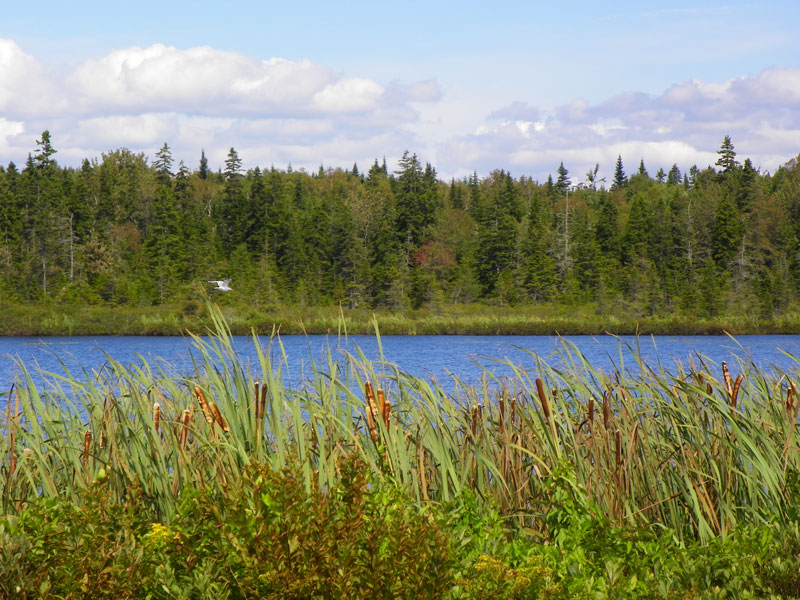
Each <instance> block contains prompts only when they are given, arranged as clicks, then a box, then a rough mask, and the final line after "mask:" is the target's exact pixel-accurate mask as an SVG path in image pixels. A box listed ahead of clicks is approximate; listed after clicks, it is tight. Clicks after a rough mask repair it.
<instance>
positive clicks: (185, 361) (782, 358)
mask: <svg viewBox="0 0 800 600" xmlns="http://www.w3.org/2000/svg"><path fill="white" fill-rule="evenodd" d="M565 341H566V342H568V343H570V344H574V345H575V346H576V347H577V348H578V349H579V350H580V352H581V353H582V354H583V355H584V356H585V357H586V358H587V360H588V361H589V362H590V364H592V366H593V367H595V368H597V369H601V370H603V371H606V372H610V371H613V370H615V369H619V368H620V367H621V366H623V365H624V367H625V368H626V369H628V370H629V371H631V372H638V366H637V363H636V360H635V358H634V354H633V353H632V352H631V349H632V348H635V347H636V346H637V344H638V347H639V349H640V352H641V356H642V357H643V358H644V360H645V362H646V363H648V364H649V365H651V366H653V367H655V366H657V365H658V364H659V362H660V363H661V364H662V365H663V366H664V367H665V368H666V369H668V370H670V371H672V372H675V371H676V370H677V369H676V366H677V364H678V363H681V364H683V365H684V366H686V365H688V364H689V360H690V358H691V357H692V356H695V357H696V356H697V355H701V356H704V357H707V358H708V359H709V360H711V361H713V362H714V363H716V364H719V363H720V362H721V361H723V360H724V361H727V362H728V363H729V364H730V365H731V370H732V371H733V370H735V368H734V367H733V365H736V363H737V361H739V360H744V361H752V362H754V363H755V364H756V365H758V366H759V367H761V368H764V369H767V370H772V369H780V370H782V371H794V370H798V364H797V362H796V361H795V360H793V359H792V358H790V357H789V356H787V355H786V354H785V353H784V352H788V353H790V354H792V355H795V356H800V336H795V335H782V336H777V335H754V336H741V337H739V338H736V339H735V340H734V339H731V338H729V337H727V336H656V337H641V338H638V340H637V338H636V337H634V336H620V337H615V336H598V337H595V336H567V337H564V338H558V337H551V336H382V337H381V344H382V347H383V355H384V358H385V360H387V361H389V362H391V363H395V364H397V365H398V366H399V367H400V369H401V370H403V371H405V372H407V373H410V374H412V375H417V376H422V377H428V378H429V377H435V378H437V379H439V380H440V381H442V382H445V381H446V380H447V379H448V378H449V376H448V373H453V374H455V375H458V376H459V378H460V379H461V380H462V381H466V382H476V381H477V380H478V378H479V377H480V373H481V368H480V366H479V365H482V366H483V367H485V368H487V369H489V370H491V371H494V372H495V373H496V374H497V375H499V376H502V375H510V374H511V371H510V369H509V368H508V367H507V366H503V365H498V364H496V363H495V361H494V360H493V359H506V358H507V359H509V360H511V361H512V362H513V363H514V364H516V365H520V366H522V368H524V369H532V368H535V365H536V358H535V356H538V357H541V358H542V359H543V360H545V361H546V362H548V363H549V364H550V365H551V366H555V367H558V366H560V365H561V364H562V362H561V360H562V359H561V357H560V356H559V350H563V348H564V343H565ZM259 343H261V344H262V345H263V346H266V345H268V344H269V339H268V338H263V339H260V340H259ZM281 343H282V345H283V349H284V351H285V353H286V355H287V358H288V370H287V371H284V380H285V381H288V382H289V383H290V384H291V385H293V386H297V385H299V384H300V383H301V382H302V381H303V379H304V377H305V376H306V375H307V374H308V372H309V364H310V363H311V361H312V360H313V361H316V362H317V364H320V365H323V366H324V365H326V364H327V358H326V354H327V352H328V350H330V352H331V354H332V355H333V356H334V357H335V358H336V359H337V360H344V356H345V352H350V353H354V352H355V349H356V348H360V349H361V351H362V352H363V353H364V354H365V356H366V357H367V358H368V359H370V360H380V352H379V349H378V341H377V339H376V338H375V337H374V336H366V335H364V336H361V335H351V336H348V337H346V338H345V337H343V336H342V337H337V336H324V335H309V336H302V335H286V336H282V337H281ZM234 347H235V348H236V350H237V353H238V354H239V355H240V356H241V358H242V362H243V363H244V364H245V365H249V366H252V368H253V372H257V359H256V351H255V348H254V346H253V340H252V338H251V337H249V336H234ZM271 351H272V352H273V355H276V357H279V356H280V354H279V353H280V350H279V349H278V347H277V345H276V344H275V343H273V345H272V347H271ZM193 353H194V355H195V356H197V351H196V350H193V341H192V340H191V338H188V337H142V336H137V337H134V336H130V337H128V336H110V337H81V336H75V337H50V338H29V337H5V338H0V393H3V392H7V391H8V390H9V389H10V388H11V385H12V383H13V381H14V379H15V377H16V376H17V375H18V373H19V369H18V367H17V364H16V362H15V359H17V360H20V361H22V362H23V363H24V364H25V365H26V366H27V367H28V369H29V371H31V372H36V371H44V372H50V373H57V374H63V373H64V367H67V368H68V369H70V371H71V372H72V374H73V376H77V377H76V378H78V379H85V376H82V375H80V374H81V373H82V372H83V371H85V372H86V373H88V374H91V373H92V372H93V371H98V370H100V369H102V368H103V365H104V364H105V363H106V361H107V357H109V356H110V357H112V358H113V359H114V360H116V361H118V362H120V363H122V364H125V365H131V364H133V365H136V364H141V360H142V357H143V358H144V359H146V360H147V361H148V363H150V365H151V366H155V365H160V366H162V367H163V368H164V370H165V371H166V372H168V373H170V374H173V375H176V376H186V375H191V374H192V372H193V367H192V354H193ZM276 353H277V354H276ZM534 355H535V356H534ZM34 379H35V381H36V382H37V384H38V385H45V384H43V381H44V380H45V378H43V377H42V376H41V375H39V374H35V377H34ZM0 404H2V403H0Z"/></svg>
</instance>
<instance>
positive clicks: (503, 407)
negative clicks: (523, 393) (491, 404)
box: [499, 396, 506, 435]
mask: <svg viewBox="0 0 800 600" xmlns="http://www.w3.org/2000/svg"><path fill="white" fill-rule="evenodd" d="M499 404H500V419H499V425H500V434H501V435H502V434H503V432H504V431H505V429H506V423H505V421H506V401H505V399H504V398H503V397H502V396H501V397H500V402H499Z"/></svg>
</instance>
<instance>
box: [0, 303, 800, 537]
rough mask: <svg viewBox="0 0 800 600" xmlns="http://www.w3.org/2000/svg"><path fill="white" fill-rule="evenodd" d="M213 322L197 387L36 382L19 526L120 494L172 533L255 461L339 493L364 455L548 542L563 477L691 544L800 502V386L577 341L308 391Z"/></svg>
mask: <svg viewBox="0 0 800 600" xmlns="http://www.w3.org/2000/svg"><path fill="white" fill-rule="evenodd" d="M209 312H210V314H211V316H212V320H213V332H214V333H213V335H212V336H211V337H209V338H201V337H194V347H195V350H196V351H195V364H194V373H193V374H192V375H191V376H189V377H176V376H174V375H173V374H170V373H166V372H164V371H163V370H162V369H160V368H158V367H154V366H152V365H149V364H148V363H147V362H146V361H144V360H142V363H141V365H139V366H125V365H121V364H119V363H117V362H116V361H114V360H113V359H112V358H111V357H109V358H108V361H107V365H106V367H105V368H104V369H103V370H102V371H100V372H97V373H88V374H87V373H81V374H72V373H70V372H69V371H68V370H66V369H65V371H64V373H63V374H48V375H47V379H48V386H47V389H46V390H45V389H40V388H37V387H36V386H35V385H34V383H33V380H32V378H31V376H30V374H29V372H28V371H27V370H26V369H25V366H24V365H20V366H21V373H22V375H21V376H20V379H19V381H18V382H17V384H16V386H15V387H14V389H13V390H12V391H10V392H9V393H8V403H7V410H6V415H5V426H4V427H3V428H2V439H1V440H0V485H2V503H3V510H4V511H6V512H13V511H16V510H19V509H20V507H21V506H22V505H23V504H24V502H25V501H27V500H29V499H31V498H33V497H35V496H39V495H45V496H55V495H60V496H65V497H69V498H72V499H77V498H78V497H79V492H80V490H81V489H83V488H85V487H87V486H89V485H90V484H92V482H94V481H96V480H97V479H103V480H107V482H108V486H109V488H110V489H111V490H113V492H114V494H115V495H116V497H117V498H118V499H122V498H124V496H125V494H126V492H127V490H128V489H129V488H130V486H131V485H132V484H133V483H134V482H139V484H140V485H141V486H142V487H143V489H144V491H145V493H146V494H147V495H148V497H149V498H151V500H152V503H153V505H154V506H155V507H156V509H157V510H158V512H159V513H160V515H161V516H162V517H163V518H164V519H165V520H169V519H170V517H171V515H172V514H173V513H174V510H175V507H176V503H177V502H178V501H179V498H180V495H181V492H182V490H183V489H184V488H186V487H187V486H188V487H193V486H204V487H206V488H207V489H209V490H214V489H217V490H219V491H222V490H223V489H224V488H225V487H226V486H230V485H235V484H237V483H238V482H239V479H240V474H241V473H242V470H243V468H244V467H245V466H246V465H248V464H249V463H250V462H251V461H257V462H268V463H271V464H272V465H273V466H274V467H276V468H283V467H285V466H287V465H289V464H297V463H298V462H299V464H300V465H302V474H303V478H304V481H305V483H306V486H307V487H308V489H311V487H312V486H313V485H316V484H318V485H320V486H322V489H326V488H327V487H329V486H330V485H331V484H333V483H334V482H336V481H337V480H338V477H339V472H340V466H341V464H342V462H343V461H344V460H345V459H346V457H348V456H349V455H352V454H356V455H358V456H359V457H360V458H361V459H362V460H363V461H364V462H365V463H366V464H367V465H369V468H370V469H371V470H372V471H373V472H374V474H375V476H376V477H377V478H378V481H383V482H384V483H385V484H387V485H396V486H400V487H401V488H402V489H404V490H405V491H406V492H407V493H409V494H410V495H411V496H413V497H414V498H416V499H417V500H418V501H419V502H443V501H448V500H452V499H454V498H456V497H458V496H459V494H461V493H463V492H465V491H471V492H473V493H474V494H475V495H476V496H477V497H478V498H480V499H481V500H482V501H483V502H484V503H485V504H486V506H490V507H493V508H498V509H499V510H501V511H502V513H503V514H504V515H506V516H507V517H508V518H509V523H513V524H516V525H517V526H521V527H525V528H527V529H528V530H530V531H533V532H536V531H541V530H542V529H543V528H544V524H543V523H544V519H543V516H544V515H546V513H547V511H548V510H549V508H550V507H551V498H549V496H548V492H547V489H548V486H547V485H546V483H547V480H548V477H549V476H550V475H551V473H552V472H553V471H554V470H555V469H557V468H560V467H562V466H563V465H565V464H567V465H569V466H570V467H571V468H572V469H573V470H574V472H575V474H576V479H577V482H578V484H579V485H580V486H582V487H583V488H584V489H585V491H586V494H587V496H588V498H589V499H590V500H591V502H592V503H593V504H594V505H596V507H597V509H598V510H599V511H601V512H602V513H603V514H604V515H606V516H607V517H608V518H610V519H611V520H612V521H613V522H616V523H619V524H625V523H629V524H634V525H657V526H662V527H667V528H670V529H672V530H674V531H675V532H676V534H677V535H679V536H682V537H683V536H686V537H700V538H702V539H708V538H711V537H714V536H719V535H725V534H726V533H727V532H728V531H730V530H731V529H732V528H734V527H735V526H736V525H737V524H739V523H740V522H766V521H770V520H776V519H777V520H780V519H783V518H785V517H786V516H787V514H788V512H789V511H790V510H792V509H791V506H792V504H793V502H795V501H796V499H797V491H798V481H800V478H798V472H799V471H798V451H800V444H798V435H797V433H796V432H795V429H796V426H797V410H798V405H800V399H798V397H797V392H796V390H795V383H794V381H795V379H796V378H797V377H796V375H795V374H794V373H777V374H768V373H765V372H763V371H759V370H758V369H757V368H756V367H755V366H754V365H752V364H749V363H742V364H740V365H736V366H735V368H734V371H735V373H731V372H729V371H728V370H727V367H726V366H724V365H720V366H717V365H713V364H710V363H708V362H706V361H704V360H702V359H698V360H697V361H696V364H694V365H690V367H689V368H686V369H681V370H678V371H677V373H670V372H668V371H667V370H665V369H664V368H663V366H661V365H648V364H645V363H644V362H643V361H642V360H641V359H640V358H639V359H637V360H636V362H635V364H633V365H630V364H628V365H625V364H623V360H622V353H620V358H619V362H618V365H617V369H615V370H614V372H611V373H605V372H602V371H600V370H598V369H596V368H595V367H593V365H591V364H589V363H588V362H587V361H586V360H585V359H584V358H583V356H582V355H581V354H580V352H579V351H578V350H577V349H576V348H575V347H574V346H572V345H571V344H569V343H568V342H566V341H565V342H563V349H562V356H561V363H562V364H563V365H565V366H563V367H561V368H553V367H551V366H549V365H548V364H546V363H545V362H544V361H543V360H542V359H541V358H539V357H537V356H535V355H533V354H531V355H530V358H529V360H527V361H526V364H524V365H518V364H513V363H511V362H509V361H497V362H498V363H499V364H504V365H506V366H508V367H509V368H510V369H511V370H512V373H513V376H511V377H506V378H498V377H496V376H495V375H494V374H493V373H492V371H491V370H490V369H485V370H484V372H483V376H482V380H481V382H480V383H478V384H472V385H468V384H466V383H464V382H462V381H461V380H459V379H458V377H456V376H453V377H452V378H451V380H450V381H448V382H447V383H440V382H438V381H430V380H426V379H422V378H419V377H413V376H410V375H408V374H406V373H404V372H403V371H402V370H401V369H400V368H399V367H398V366H396V365H392V364H388V363H385V362H382V361H369V360H367V359H366V357H365V356H364V355H363V354H362V353H361V352H360V351H358V350H356V351H355V352H354V353H353V354H352V355H349V356H347V360H346V361H345V362H344V363H341V362H337V361H336V360H335V357H334V356H333V355H332V354H331V353H329V354H328V356H327V359H326V363H325V364H312V365H311V375H310V376H309V378H308V380H307V381H305V382H304V383H303V384H302V385H301V386H299V387H297V388H292V387H290V386H289V385H287V384H286V383H285V381H284V375H285V373H286V372H287V370H288V369H289V368H290V365H289V361H288V359H287V357H286V355H285V353H283V350H282V346H281V344H280V338H279V337H277V336H276V337H273V338H271V340H270V344H269V345H268V346H267V347H264V346H262V343H261V340H260V339H259V338H257V337H255V336H254V338H253V343H254V344H255V347H256V348H257V354H258V360H257V364H256V365H252V366H250V367H248V366H246V365H244V364H243V363H242V361H241V360H240V358H239V357H238V356H237V354H236V352H235V351H234V349H233V346H232V343H231V336H230V331H229V329H228V326H227V324H226V323H225V321H224V319H223V318H222V315H221V313H220V312H219V310H217V309H215V308H209ZM376 335H377V332H376ZM378 340H379V341H380V337H379V336H378ZM636 355H637V356H638V353H637V354H636ZM739 376H740V377H739Z"/></svg>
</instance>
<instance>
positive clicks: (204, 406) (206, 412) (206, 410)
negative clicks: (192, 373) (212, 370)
mask: <svg viewBox="0 0 800 600" xmlns="http://www.w3.org/2000/svg"><path fill="white" fill-rule="evenodd" d="M194 395H195V396H196V397H197V401H198V402H199V403H200V410H202V411H203V416H204V417H205V418H206V423H208V424H209V425H213V424H214V415H213V413H212V412H211V408H210V407H209V405H208V401H207V400H206V395H205V394H204V393H203V390H201V389H200V386H197V385H196V386H194Z"/></svg>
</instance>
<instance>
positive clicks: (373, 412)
mask: <svg viewBox="0 0 800 600" xmlns="http://www.w3.org/2000/svg"><path fill="white" fill-rule="evenodd" d="M364 395H365V396H366V397H367V428H368V429H369V436H370V437H371V438H372V441H373V442H375V443H376V444H377V443H378V439H379V438H378V428H377V427H376V426H375V420H376V418H377V416H378V407H377V406H375V395H374V394H373V393H372V384H371V383H370V382H369V381H367V382H366V383H365V384H364Z"/></svg>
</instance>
